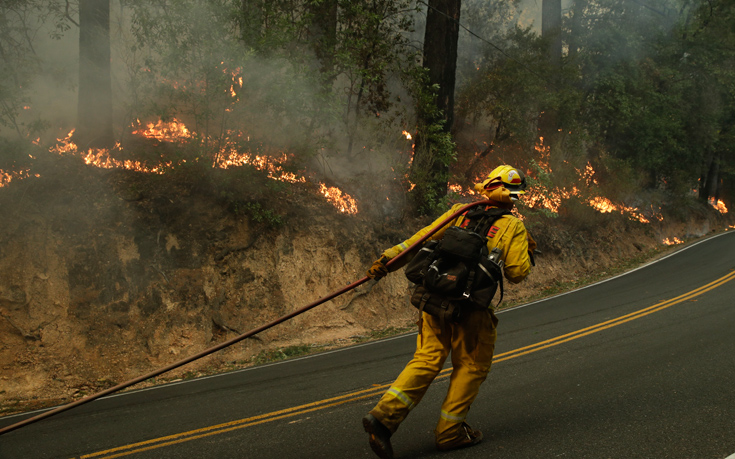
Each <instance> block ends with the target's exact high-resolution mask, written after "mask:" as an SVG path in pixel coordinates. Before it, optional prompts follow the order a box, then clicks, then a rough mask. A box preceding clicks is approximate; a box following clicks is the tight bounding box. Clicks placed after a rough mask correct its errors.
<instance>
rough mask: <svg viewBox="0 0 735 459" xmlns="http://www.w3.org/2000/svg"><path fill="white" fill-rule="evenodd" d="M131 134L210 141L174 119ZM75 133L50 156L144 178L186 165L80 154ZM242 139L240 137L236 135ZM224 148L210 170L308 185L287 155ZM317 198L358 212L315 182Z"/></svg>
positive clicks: (229, 142) (115, 152)
mask: <svg viewBox="0 0 735 459" xmlns="http://www.w3.org/2000/svg"><path fill="white" fill-rule="evenodd" d="M132 128H133V130H132V134H133V135H136V136H139V137H141V138H145V139H149V140H155V141H158V142H164V143H185V142H196V141H199V142H205V141H207V140H210V141H211V139H198V138H197V136H196V134H195V133H193V132H191V131H190V130H189V129H188V128H187V127H186V125H185V124H184V123H183V122H181V121H179V120H177V119H173V120H172V121H169V122H164V121H161V120H158V122H156V123H155V124H154V123H147V124H146V125H145V126H142V125H141V124H140V122H138V125H137V126H132ZM73 135H74V130H72V131H70V132H69V134H68V135H67V136H66V137H64V138H60V139H57V141H58V142H57V143H56V144H55V145H54V146H52V147H51V148H50V151H51V152H52V153H56V154H59V155H72V156H78V157H80V158H81V159H82V161H84V163H85V164H87V165H89V166H93V167H98V168H101V169H126V170H130V171H135V172H140V173H144V174H160V175H162V174H165V173H166V172H168V171H171V170H173V169H175V168H176V167H179V166H181V165H182V164H184V163H186V161H187V160H186V159H181V160H179V161H178V162H174V161H170V160H163V159H162V160H161V161H159V162H158V163H155V164H150V163H146V162H142V161H137V160H120V159H116V158H115V156H119V155H120V154H122V153H124V152H123V147H122V146H121V144H120V143H119V142H118V143H116V144H115V146H114V147H113V148H111V149H97V148H90V149H88V150H86V151H80V150H79V148H78V147H77V145H76V144H75V143H74V140H73ZM237 136H238V137H241V136H242V134H239V133H238V134H237ZM222 144H223V146H222V147H221V148H220V149H219V151H218V152H217V154H216V155H215V159H214V161H213V164H212V167H214V168H219V169H231V168H235V167H242V166H246V165H248V166H251V167H253V168H255V169H256V170H258V171H263V172H266V173H267V177H268V178H269V179H271V180H276V181H280V182H286V183H307V182H310V181H311V179H310V178H309V175H308V174H307V173H306V172H303V173H300V174H297V173H294V172H288V171H286V170H284V166H285V165H286V164H287V163H288V160H289V156H288V154H286V153H280V155H278V156H269V155H255V154H252V153H250V152H242V151H240V150H239V149H238V147H237V143H236V142H235V141H234V139H226V140H225V141H224V142H222ZM28 176H29V174H28V171H24V173H22V174H15V175H11V174H8V173H4V172H2V171H0V177H7V178H3V182H2V185H5V184H6V183H9V182H10V180H12V179H13V178H25V177H28ZM316 185H317V190H318V194H319V195H321V196H323V197H324V198H325V199H326V200H327V201H328V202H330V203H331V204H332V205H333V206H334V207H335V208H336V209H337V210H338V211H340V212H342V213H345V214H356V213H357V212H358V206H357V201H356V200H355V199H354V198H353V197H352V196H350V195H349V194H347V193H345V192H343V191H342V190H340V189H339V188H337V187H334V186H327V185H326V184H324V183H322V182H317V183H316Z"/></svg>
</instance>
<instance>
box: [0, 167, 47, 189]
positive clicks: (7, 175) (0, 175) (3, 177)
mask: <svg viewBox="0 0 735 459" xmlns="http://www.w3.org/2000/svg"><path fill="white" fill-rule="evenodd" d="M30 176H31V173H30V169H23V170H20V171H17V172H5V171H3V170H0V188H2V187H4V186H6V185H8V184H9V183H10V182H12V181H13V180H22V179H24V178H27V177H30ZM35 176H36V177H38V174H35Z"/></svg>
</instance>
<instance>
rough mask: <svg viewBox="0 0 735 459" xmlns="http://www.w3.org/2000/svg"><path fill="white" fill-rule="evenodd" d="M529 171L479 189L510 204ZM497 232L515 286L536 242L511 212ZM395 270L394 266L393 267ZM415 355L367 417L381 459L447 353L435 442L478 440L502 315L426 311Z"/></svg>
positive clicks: (495, 240)
mask: <svg viewBox="0 0 735 459" xmlns="http://www.w3.org/2000/svg"><path fill="white" fill-rule="evenodd" d="M525 187H526V181H525V177H524V175H523V173H522V172H521V171H519V170H517V169H515V168H513V167H511V166H507V165H503V166H500V167H497V168H496V169H494V170H493V171H492V172H491V173H490V174H489V175H488V177H487V179H486V180H484V181H483V182H482V183H478V184H477V185H475V190H477V191H478V192H479V193H480V194H482V195H483V196H484V197H485V198H486V199H488V200H490V201H492V202H493V205H494V206H497V207H499V208H504V209H512V208H513V206H514V203H515V201H517V200H518V199H519V198H520V196H521V195H522V194H524V193H525V191H524V189H525ZM461 206H462V205H461V204H457V205H455V206H453V207H452V209H450V210H449V211H448V212H447V213H446V214H444V215H443V216H442V217H440V218H439V219H437V220H436V221H434V222H433V223H432V224H431V225H429V226H427V227H426V228H423V229H421V230H420V231H419V232H417V233H416V234H414V235H413V236H412V237H411V238H409V239H407V240H406V241H404V242H403V243H401V244H398V245H396V246H394V247H392V248H390V249H388V250H386V251H385V252H384V253H383V254H382V256H381V257H380V259H378V260H377V261H376V262H375V263H374V264H373V266H372V267H371V268H370V269H369V270H368V276H369V277H371V278H373V279H380V278H381V277H383V276H385V275H387V274H388V268H387V267H386V263H388V261H390V260H391V259H392V258H393V257H395V256H396V255H398V254H399V253H401V252H402V251H403V250H405V249H406V248H408V247H410V246H411V245H412V244H413V243H414V242H415V241H417V240H419V239H420V238H421V237H422V236H423V235H425V234H426V233H427V232H429V231H430V230H431V229H433V228H435V227H436V226H437V225H439V224H440V222H442V221H444V220H445V219H446V218H448V217H449V216H450V215H451V214H453V213H454V212H456V211H457V210H458V209H459V208H460V207H461ZM462 218H463V217H462V216H459V217H457V218H456V219H455V220H454V221H452V222H450V223H449V224H447V225H446V226H445V228H442V229H440V230H439V231H437V232H436V233H435V234H434V235H432V238H433V239H439V238H441V237H443V235H444V231H445V230H446V228H448V227H450V226H452V225H459V224H460V223H461V219H462ZM494 225H495V226H496V227H497V228H498V230H497V231H496V232H495V233H494V236H493V237H488V241H487V246H488V249H489V250H492V249H493V248H494V247H498V248H499V249H500V250H501V252H502V256H501V258H502V260H503V261H504V268H503V271H504V276H505V278H506V279H508V280H509V281H510V282H512V283H518V282H521V281H522V280H523V279H524V278H525V277H526V276H527V275H528V273H529V272H530V270H531V259H530V254H531V252H529V242H531V244H532V245H533V247H535V242H532V241H533V239H531V238H530V236H529V235H528V233H527V232H526V229H525V227H524V226H523V223H522V222H521V221H520V220H519V219H518V218H516V217H514V216H513V215H510V214H508V215H503V216H502V217H501V218H500V219H498V220H497V221H496V222H495V224H494ZM394 269H397V268H395V267H394V266H391V270H394ZM421 314H422V316H421V318H420V320H419V328H420V330H419V334H418V337H417V343H416V352H415V354H414V357H413V359H412V360H411V361H410V362H409V363H408V364H407V365H406V367H405V368H404V370H403V371H402V372H401V374H400V375H399V376H398V378H397V379H396V380H395V381H394V382H393V384H392V385H391V387H390V388H389V389H388V391H387V392H386V393H385V394H384V395H383V397H382V398H381V399H380V401H379V402H378V404H377V405H376V406H375V407H374V408H373V409H372V410H370V412H369V413H368V414H367V415H366V416H365V417H364V418H363V420H362V422H363V427H364V428H365V431H366V432H367V433H368V434H369V436H370V437H369V441H370V446H371V448H372V449H373V451H374V452H375V453H376V454H377V455H378V456H379V457H381V458H383V459H389V458H392V457H393V448H392V445H391V441H390V438H391V436H392V435H393V434H394V433H395V432H396V430H397V429H398V426H399V425H400V424H401V422H402V421H403V420H404V419H405V418H406V416H408V414H409V413H410V411H411V410H412V409H413V408H414V407H415V406H416V405H417V404H418V403H419V402H420V401H421V398H422V397H423V395H424V393H425V392H426V390H427V389H428V388H429V385H430V384H431V382H432V381H433V380H434V378H435V377H436V376H437V374H438V373H439V372H440V371H441V370H442V368H443V366H444V361H445V360H446V358H447V356H448V355H449V354H450V352H451V354H452V374H451V377H450V380H449V389H448V391H447V395H446V398H445V399H444V402H443V404H442V407H441V414H440V417H439V422H438V423H437V425H436V429H435V430H434V434H435V441H436V447H437V448H438V449H439V450H440V451H450V450H454V449H458V448H463V447H467V446H472V445H476V444H477V443H479V442H480V441H481V440H482V432H480V431H479V430H475V429H472V428H471V427H470V426H469V425H468V424H467V422H466V421H465V419H466V417H467V413H468V411H469V409H470V405H471V404H472V402H473V401H474V399H475V397H476V396H477V393H478V391H479V389H480V384H482V382H483V381H484V380H485V378H486V377H487V374H488V372H489V371H490V365H491V363H492V358H493V351H494V349H495V338H496V331H495V330H496V326H497V323H498V319H497V317H496V316H495V314H494V313H493V310H492V309H491V308H485V309H469V308H468V310H466V311H465V310H464V309H463V311H462V316H461V318H460V320H459V322H458V323H454V322H450V321H440V320H439V319H437V318H435V317H433V316H431V315H429V314H428V313H426V312H422V313H421Z"/></svg>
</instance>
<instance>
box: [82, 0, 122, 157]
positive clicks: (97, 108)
mask: <svg viewBox="0 0 735 459" xmlns="http://www.w3.org/2000/svg"><path fill="white" fill-rule="evenodd" d="M78 104H79V105H78V112H77V129H76V132H75V134H74V140H75V142H76V144H77V146H78V147H79V148H80V149H85V150H86V149H87V148H109V147H111V146H112V145H113V142H114V136H113V134H112V81H111V76H110V0H80V1H79V99H78Z"/></svg>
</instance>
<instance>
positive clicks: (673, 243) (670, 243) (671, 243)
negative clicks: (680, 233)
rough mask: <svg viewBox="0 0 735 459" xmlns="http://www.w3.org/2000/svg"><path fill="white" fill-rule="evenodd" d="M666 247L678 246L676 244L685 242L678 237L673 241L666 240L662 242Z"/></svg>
mask: <svg viewBox="0 0 735 459" xmlns="http://www.w3.org/2000/svg"><path fill="white" fill-rule="evenodd" d="M662 242H663V243H664V244H666V245H676V244H683V243H684V241H682V240H681V239H679V238H678V237H675V238H673V239H669V238H666V239H664V240H663V241H662Z"/></svg>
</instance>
